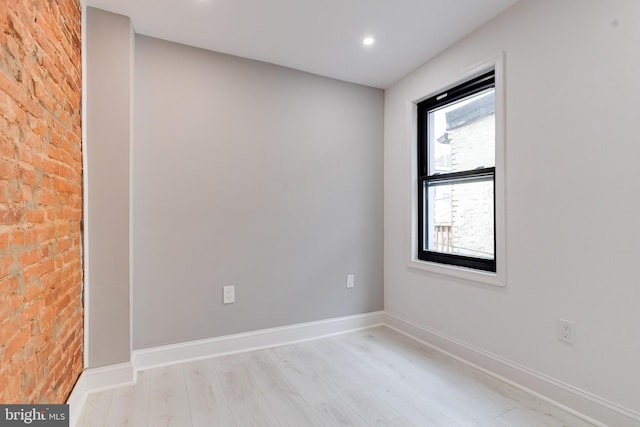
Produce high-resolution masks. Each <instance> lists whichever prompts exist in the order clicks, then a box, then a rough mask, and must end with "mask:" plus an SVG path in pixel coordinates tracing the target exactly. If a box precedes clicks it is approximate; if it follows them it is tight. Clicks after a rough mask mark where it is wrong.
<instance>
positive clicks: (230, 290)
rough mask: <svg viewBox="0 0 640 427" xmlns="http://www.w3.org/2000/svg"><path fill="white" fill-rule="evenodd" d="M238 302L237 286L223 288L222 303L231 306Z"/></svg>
mask: <svg viewBox="0 0 640 427" xmlns="http://www.w3.org/2000/svg"><path fill="white" fill-rule="evenodd" d="M234 302H236V289H235V286H225V287H224V288H222V303H223V304H231V303H234Z"/></svg>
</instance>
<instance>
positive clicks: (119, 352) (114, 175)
mask: <svg viewBox="0 0 640 427" xmlns="http://www.w3.org/2000/svg"><path fill="white" fill-rule="evenodd" d="M86 13H87V16H86V50H85V55H86V74H85V76H84V79H85V80H86V90H87V92H86V98H87V99H86V106H87V107H86V109H87V110H86V116H85V124H84V126H86V138H87V139H86V153H85V155H86V159H87V162H86V166H85V174H86V185H87V187H88V197H87V200H85V206H87V211H86V216H85V222H86V223H85V231H86V232H87V235H88V240H87V242H88V244H87V245H86V252H87V254H86V255H87V257H86V259H87V265H86V266H85V270H86V286H87V288H86V289H87V290H86V292H87V293H88V307H87V309H88V319H87V320H88V324H87V325H85V327H86V328H88V334H89V335H88V337H89V339H88V346H87V348H86V349H85V351H87V352H88V362H89V366H88V367H89V368H96V367H100V366H107V365H113V364H116V363H122V362H127V361H129V360H130V355H131V340H130V316H129V312H130V310H129V295H130V291H129V150H130V126H131V123H130V122H131V120H130V105H131V101H130V97H131V87H130V86H131V73H132V66H133V64H132V53H133V52H132V49H133V37H132V35H133V30H132V28H131V22H130V19H129V18H127V17H125V16H121V15H114V14H112V13H108V12H105V11H102V10H100V9H94V8H91V7H87V9H86Z"/></svg>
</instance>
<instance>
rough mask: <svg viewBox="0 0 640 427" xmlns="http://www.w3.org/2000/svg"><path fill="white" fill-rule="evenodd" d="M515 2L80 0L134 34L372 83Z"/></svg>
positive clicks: (381, 83)
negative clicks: (368, 40) (124, 19)
mask: <svg viewBox="0 0 640 427" xmlns="http://www.w3.org/2000/svg"><path fill="white" fill-rule="evenodd" d="M516 2H517V0H315V1H312V0H86V4H87V5H89V6H94V7H97V8H100V9H104V10H108V11H111V12H115V13H119V14H122V15H126V16H129V17H131V18H132V20H133V25H134V28H135V31H136V32H137V33H139V34H145V35H148V36H152V37H158V38H161V39H165V40H170V41H174V42H178V43H183V44H187V45H191V46H196V47H201V48H204V49H209V50H213V51H217V52H223V53H228V54H231V55H237V56H242V57H245V58H251V59H256V60H260V61H265V62H270V63H273V64H278V65H283V66H286V67H291V68H295V69H298V70H303V71H308V72H311V73H315V74H320V75H323V76H328V77H333V78H336V79H340V80H345V81H349V82H355V83H360V84H364V85H368V86H374V87H379V88H385V87H388V86H389V85H391V84H392V83H394V82H395V81H397V80H399V79H400V78H402V77H403V76H404V75H406V74H407V73H409V72H410V71H412V70H413V69H415V68H416V67H418V66H419V65H421V64H423V63H424V62H426V61H427V60H428V59H430V58H432V57H433V56H435V55H436V54H438V53H439V52H441V51H442V50H444V49H446V48H447V47H449V46H451V45H452V44H453V43H455V42H456V41H457V40H459V39H461V38H462V37H464V36H465V35H467V34H469V33H470V32H472V31H473V30H475V29H476V28H478V27H480V26H482V25H483V24H484V23H486V22H487V21H489V20H490V19H491V18H493V17H494V16H496V15H497V14H499V13H500V12H502V11H503V10H505V9H506V8H508V7H509V6H511V5H513V4H514V3H516ZM367 35H371V36H373V37H375V39H376V42H375V43H374V44H373V45H372V46H369V47H366V46H364V45H363V44H362V39H363V38H364V37H365V36H367Z"/></svg>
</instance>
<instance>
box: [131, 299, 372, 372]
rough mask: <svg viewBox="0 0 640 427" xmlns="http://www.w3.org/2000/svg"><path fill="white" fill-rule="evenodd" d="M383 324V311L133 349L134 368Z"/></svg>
mask: <svg viewBox="0 0 640 427" xmlns="http://www.w3.org/2000/svg"><path fill="white" fill-rule="evenodd" d="M382 321H383V312H381V311H379V312H374V313H365V314H357V315H354V316H346V317H338V318H333V319H326V320H319V321H316V322H308V323H298V324H295V325H289V326H282V327H278V328H270V329H262V330H258V331H252V332H245V333H240V334H233V335H226V336H222V337H216V338H207V339H203V340H197V341H189V342H185V343H180V344H171V345H165V346H160V347H153V348H147V349H142V350H135V351H134V352H133V366H134V369H135V370H136V371H141V370H144V369H149V368H153V367H157V366H164V365H171V364H175V363H182V362H187V361H192V360H197V359H203V358H207V357H212V356H221V355H224V354H233V353H240V352H245V351H252V350H259V349H263V348H269V347H276V346H279V345H284V344H290V343H295V342H301V341H307V340H313V339H318V338H322V337H326V336H331V335H337V334H342V333H345V332H349V331H353V330H357V329H365V328H372V327H375V326H380V325H382Z"/></svg>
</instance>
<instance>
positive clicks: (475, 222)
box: [423, 180, 495, 259]
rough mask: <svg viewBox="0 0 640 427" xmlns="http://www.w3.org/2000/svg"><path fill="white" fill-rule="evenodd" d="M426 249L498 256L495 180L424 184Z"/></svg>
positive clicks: (469, 254) (483, 256) (468, 254)
mask: <svg viewBox="0 0 640 427" xmlns="http://www.w3.org/2000/svg"><path fill="white" fill-rule="evenodd" d="M423 191H424V192H425V193H424V198H423V200H424V203H425V206H424V207H423V209H425V215H424V222H425V223H424V228H423V230H424V239H423V242H424V248H423V249H424V250H428V251H433V252H442V253H450V254H455V255H466V256H470V257H475V258H484V259H494V247H495V245H494V230H493V228H494V219H493V214H494V213H493V181H492V180H484V181H464V182H459V183H450V182H449V183H446V184H444V183H435V184H428V183H425V184H424V188H423Z"/></svg>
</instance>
